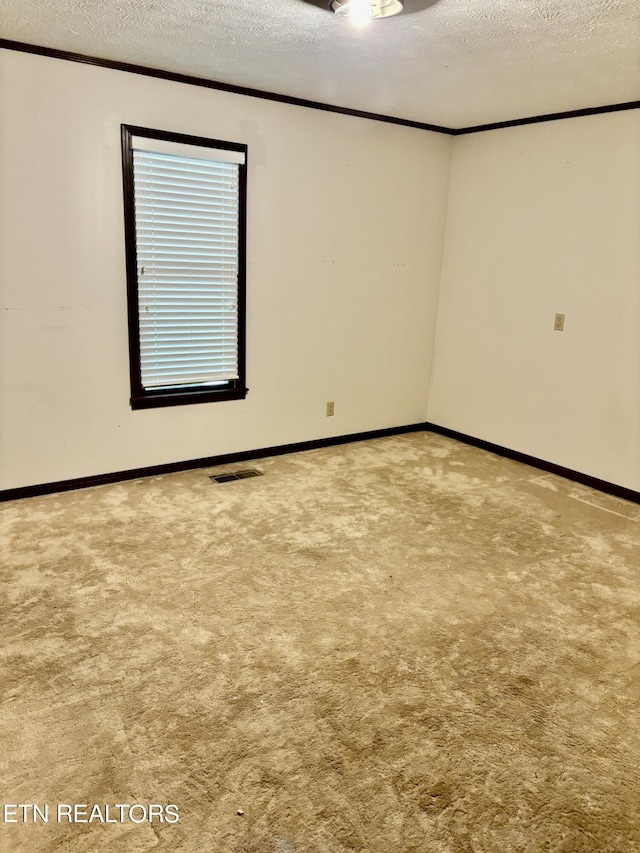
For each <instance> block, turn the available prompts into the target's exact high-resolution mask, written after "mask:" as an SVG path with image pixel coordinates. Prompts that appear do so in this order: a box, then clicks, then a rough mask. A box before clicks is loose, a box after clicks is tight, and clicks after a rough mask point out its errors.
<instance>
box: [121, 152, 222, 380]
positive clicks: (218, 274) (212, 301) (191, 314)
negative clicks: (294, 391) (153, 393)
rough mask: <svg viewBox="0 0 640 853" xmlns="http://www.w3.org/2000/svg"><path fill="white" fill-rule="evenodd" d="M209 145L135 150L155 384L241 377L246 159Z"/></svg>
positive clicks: (144, 352) (141, 302) (146, 347)
mask: <svg viewBox="0 0 640 853" xmlns="http://www.w3.org/2000/svg"><path fill="white" fill-rule="evenodd" d="M136 141H137V140H136ZM146 141H147V140H141V141H140V144H142V145H144V142H146ZM169 145H170V144H169ZM154 147H158V146H154ZM176 148H177V146H176ZM184 148H185V146H182V147H181V149H182V151H183V150H184ZM200 151H201V152H202V151H203V149H200ZM204 151H206V155H204V156H197V153H198V149H197V148H196V154H195V155H194V154H191V153H190V152H188V153H174V152H172V151H171V150H170V148H168V150H167V151H158V150H153V151H152V150H143V148H136V147H134V150H133V179H134V198H135V228H136V253H137V255H136V256H137V267H138V269H137V272H138V313H139V334H140V368H141V377H142V386H143V388H145V389H160V388H175V387H178V386H179V387H183V386H198V385H216V384H224V383H227V382H229V381H230V380H234V379H237V378H238V258H239V246H238V236H239V232H238V227H239V164H238V162H228V161H229V160H230V159H233V158H230V157H229V156H228V155H229V152H227V151H221V152H219V153H220V159H215V156H216V152H215V151H212V150H211V149H204ZM235 159H236V160H237V159H238V157H237V156H236V157H235Z"/></svg>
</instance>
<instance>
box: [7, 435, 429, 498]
mask: <svg viewBox="0 0 640 853" xmlns="http://www.w3.org/2000/svg"><path fill="white" fill-rule="evenodd" d="M427 428H428V427H427V424H424V423H423V424H408V425H407V426H399V427H388V428H387V429H375V430H371V431H370V432H357V433H351V434H350V435H336V436H331V437H330V438H317V439H314V440H312V441H299V442H297V443H296V444H280V445H277V446H275V447H261V448H257V449H256V450H243V451H240V452H238V453H224V454H222V455H220V456H207V457H204V458H202V459H186V460H184V461H182V462H168V463H167V464H165V465H152V466H151V467H148V468H132V469H129V470H128V471H114V472H112V473H110V474H96V475H95V476H93V477H76V478H75V479H73V480H58V481H56V482H55V483H42V484H38V485H35V486H21V487H19V488H17V489H3V490H0V502H4V501H15V500H21V499H22V498H35V497H40V496H42V495H51V494H55V493H57V492H69V491H72V490H73V489H88V488H90V487H91V486H104V485H108V484H109V483H122V482H124V481H126V480H138V479H139V478H141V477H157V476H158V475H159V474H175V473H177V472H178V471H190V470H193V469H195V468H214V467H216V466H217V465H228V464H231V463H235V462H246V461H248V460H250V459H260V458H262V457H265V456H283V455H284V454H285V453H299V452H300V451H302V450H316V449H318V448H321V447H333V446H334V445H336V444H349V443H351V442H354V441H366V440H367V439H371V438H386V437H387V436H390V435H403V434H404V433H408V432H422V431H424V430H426V429H427Z"/></svg>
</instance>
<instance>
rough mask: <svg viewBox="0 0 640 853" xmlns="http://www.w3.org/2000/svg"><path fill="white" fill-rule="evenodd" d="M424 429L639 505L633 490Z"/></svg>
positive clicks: (460, 435) (436, 429)
mask: <svg viewBox="0 0 640 853" xmlns="http://www.w3.org/2000/svg"><path fill="white" fill-rule="evenodd" d="M426 429H427V430H429V431H430V432H436V433H438V434H439V435H444V436H446V437H447V438H453V439H455V440H456V441H461V442H463V443H464V444H471V445H473V447H479V448H480V449H481V450H488V451H489V452H490V453H495V454H496V455H497V456H504V457H506V458H507V459H513V460H515V461H516V462H522V463H523V464H525V465H530V466H531V467H532V468H539V469H540V470H541V471H546V472H547V473H548V474H557V475H558V476H559V477H564V478H565V479H567V480H573V481H574V482H576V483H581V484H582V485H583V486H589V487H590V488H592V489H597V490H598V491H599V492H605V493H606V494H608V495H614V497H616V498H623V500H626V501H631V502H632V503H636V504H640V492H636V491H634V490H633V489H627V488H625V486H617V485H616V484H615V483H609V482H607V481H606V480H599V479H598V478H597V477H591V476H590V475H589V474H582V473H581V472H580V471H574V470H573V469H572V468H565V467H564V466H563V465H556V464H555V463H553V462H546V461H545V460H544V459H538V458H537V457H536V456H529V455H528V454H526V453H520V451H518V450H510V449H509V448H508V447H502V446H501V445H499V444H493V443H492V442H490V441H484V439H482V438H474V437H473V436H472V435H465V433H462V432H456V430H454V429H448V427H443V426H438V425H437V424H432V423H428V424H426Z"/></svg>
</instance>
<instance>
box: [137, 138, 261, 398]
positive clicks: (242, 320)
mask: <svg viewBox="0 0 640 853" xmlns="http://www.w3.org/2000/svg"><path fill="white" fill-rule="evenodd" d="M121 132H122V173H123V187H124V226H125V249H126V269H127V305H128V319H129V363H130V379H131V401H130V402H131V407H132V408H133V409H148V408H156V407H160V406H182V405H188V404H192V403H212V402H217V401H221V400H241V399H244V398H245V397H246V395H247V387H246V351H245V350H246V217H247V146H246V145H243V144H240V143H235V142H223V141H221V140H217V139H207V138H204V137H200V136H189V135H186V134H179V133H172V132H170V131H164V130H154V129H151V128H147V127H137V126H134V125H126V124H123V125H121ZM134 137H146V138H148V139H156V140H162V141H165V142H169V143H178V144H183V145H197V146H201V147H203V148H215V149H218V150H227V151H237V152H240V153H242V154H243V155H244V163H243V164H240V165H239V229H238V378H237V379H234V380H229V381H228V382H226V383H225V384H223V385H220V386H217V387H215V388H210V387H205V386H202V387H198V386H192V387H183V388H180V387H179V386H177V387H175V388H162V389H148V388H144V386H143V384H142V375H141V367H140V333H139V328H140V326H139V299H138V263H137V250H136V223H135V196H134V178H133V138H134Z"/></svg>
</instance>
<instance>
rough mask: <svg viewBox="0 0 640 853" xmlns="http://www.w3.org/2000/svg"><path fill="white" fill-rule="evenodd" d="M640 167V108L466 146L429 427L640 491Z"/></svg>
mask: <svg viewBox="0 0 640 853" xmlns="http://www.w3.org/2000/svg"><path fill="white" fill-rule="evenodd" d="M639 164H640V111H638V110H634V111H630V112H621V113H614V114H606V115H598V116H593V117H588V118H576V119H570V120H566V121H555V122H550V123H544V124H537V125H530V126H521V127H515V128H509V129H502V130H496V131H492V132H487V133H480V134H473V135H469V136H461V137H458V138H457V139H456V142H455V148H454V159H453V166H452V180H451V187H450V198H449V213H448V225H447V236H446V247H445V257H444V264H443V273H442V286H441V295H440V303H439V318H438V333H437V339H436V349H435V358H434V370H433V374H432V385H431V392H430V405H429V420H430V421H432V422H434V423H437V424H440V425H442V426H446V427H449V428H450V429H454V430H458V431H460V432H463V433H467V434H469V435H472V436H475V437H478V438H482V439H484V440H486V441H491V442H494V443H497V444H500V445H502V446H505V447H508V448H512V449H515V450H518V451H520V452H523V453H528V454H531V455H533V456H537V457H539V458H541V459H544V460H547V461H550V462H554V463H556V464H559V465H564V466H566V467H568V468H572V469H574V470H577V471H580V472H583V473H587V474H590V475H591V476H594V477H599V478H601V479H604V480H608V481H610V482H613V483H617V484H619V485H622V486H626V487H628V488H631V489H636V490H638V489H640V167H639ZM556 312H561V313H565V314H566V323H565V331H564V332H562V333H560V332H554V331H553V320H554V315H555V313H556Z"/></svg>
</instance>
